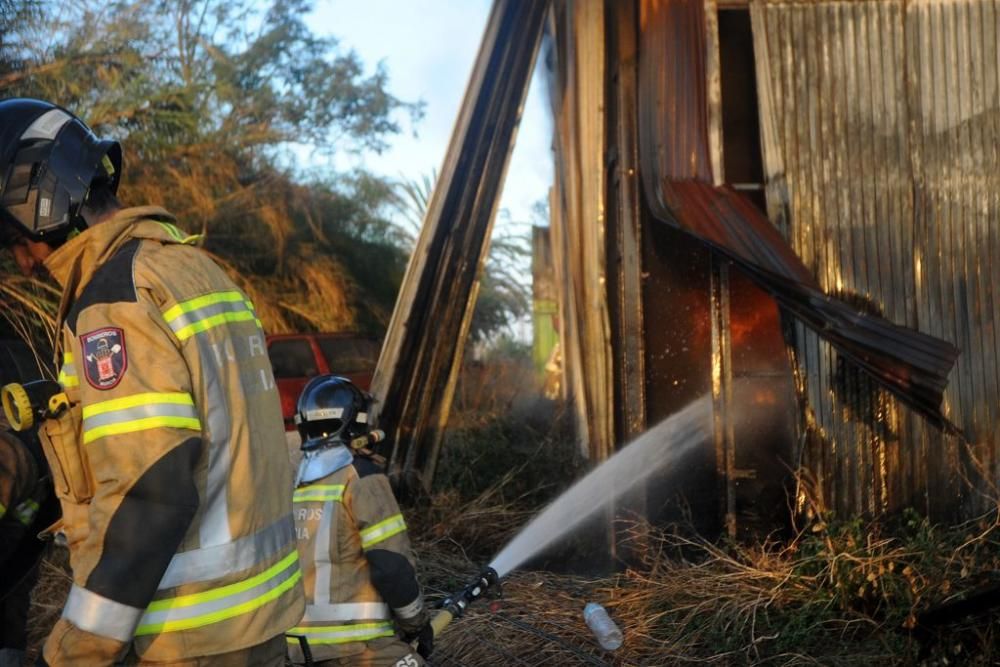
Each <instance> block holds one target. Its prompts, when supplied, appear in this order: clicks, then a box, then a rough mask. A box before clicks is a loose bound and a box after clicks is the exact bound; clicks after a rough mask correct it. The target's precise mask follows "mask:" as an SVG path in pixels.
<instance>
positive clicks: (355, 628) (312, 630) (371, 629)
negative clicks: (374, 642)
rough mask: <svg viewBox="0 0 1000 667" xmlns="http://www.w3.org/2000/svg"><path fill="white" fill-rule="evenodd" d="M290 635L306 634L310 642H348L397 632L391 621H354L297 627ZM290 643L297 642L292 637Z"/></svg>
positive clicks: (390, 635)
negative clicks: (340, 624) (341, 624)
mask: <svg viewBox="0 0 1000 667" xmlns="http://www.w3.org/2000/svg"><path fill="white" fill-rule="evenodd" d="M287 634H289V635H305V636H306V639H307V640H308V641H309V643H310V644H348V643H350V642H360V641H367V640H369V639H378V638H379V637H392V636H394V635H395V634H396V632H395V630H393V629H392V624H391V623H352V624H350V625H343V626H336V625H333V626H319V627H308V626H306V627H295V628H292V629H291V630H289V631H288V633H287ZM288 642H289V643H296V640H295V639H293V638H292V637H289V638H288Z"/></svg>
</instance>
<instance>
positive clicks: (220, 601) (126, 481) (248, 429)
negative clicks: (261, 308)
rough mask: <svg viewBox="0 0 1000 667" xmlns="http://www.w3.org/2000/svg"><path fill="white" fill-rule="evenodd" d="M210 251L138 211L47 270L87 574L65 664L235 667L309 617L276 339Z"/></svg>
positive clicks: (72, 509) (69, 519) (47, 438)
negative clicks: (124, 660)
mask: <svg viewBox="0 0 1000 667" xmlns="http://www.w3.org/2000/svg"><path fill="white" fill-rule="evenodd" d="M192 240H193V239H192V238H191V237H188V236H186V235H185V234H184V233H182V232H181V231H180V230H179V229H178V228H177V227H176V226H174V224H173V218H172V217H171V216H170V214H168V213H167V212H166V211H163V210H162V209H159V208H154V207H146V208H138V209H125V210H122V211H119V212H118V213H117V214H116V215H115V216H114V217H113V218H112V219H111V220H109V221H107V222H103V223H101V224H99V225H96V226H94V227H92V228H90V229H88V230H86V231H84V232H83V233H81V234H80V235H79V236H77V237H75V238H73V239H70V240H69V241H68V242H67V243H66V244H64V245H63V246H61V247H60V248H59V249H57V250H56V251H55V252H54V253H53V254H52V255H50V256H49V257H48V259H47V260H46V267H47V268H48V269H49V272H50V273H51V274H52V275H53V276H54V277H55V278H56V279H57V280H58V281H59V282H60V284H61V285H62V287H63V289H64V294H63V300H62V304H61V305H60V311H59V316H60V322H61V332H62V359H61V361H62V363H61V371H60V375H59V379H60V382H61V384H62V386H63V388H64V389H65V391H66V393H67V395H68V397H69V400H70V404H71V408H70V409H68V410H65V411H63V412H62V414H61V415H60V416H59V417H58V418H57V419H50V420H48V421H47V422H45V423H44V424H43V426H42V429H41V436H42V440H43V445H44V448H45V454H46V457H47V458H48V460H49V463H50V465H51V467H52V472H53V479H54V483H55V488H56V492H57V494H58V495H59V498H60V501H61V503H62V508H63V521H62V525H61V530H62V531H63V532H64V533H65V536H66V539H67V542H68V545H69V550H70V564H71V566H72V569H73V587H72V589H71V591H70V593H69V598H68V600H67V602H66V606H65V608H64V609H63V614H62V618H61V619H60V621H59V622H58V623H57V625H56V627H55V629H54V630H53V631H52V633H51V635H50V636H49V639H48V641H47V642H46V644H45V648H44V659H45V660H46V661H47V662H48V664H50V665H102V664H111V663H112V662H113V661H114V660H115V659H116V658H119V657H121V656H122V655H123V654H124V653H125V652H126V651H128V652H129V654H130V655H134V656H137V657H138V658H139V659H140V660H141V661H149V662H167V661H182V660H187V659H192V658H197V657H203V656H212V655H219V654H223V653H229V652H233V651H237V650H241V649H245V648H248V647H251V646H255V645H258V644H261V643H262V642H265V641H267V640H268V639H270V638H273V637H276V636H279V635H281V634H282V633H284V631H285V630H287V629H288V628H290V627H291V626H292V625H294V624H295V623H296V622H297V621H298V620H299V618H301V616H302V613H303V604H304V603H303V599H302V584H301V577H302V572H301V570H300V567H299V561H298V556H297V553H296V549H295V531H294V523H293V519H292V514H291V503H290V498H289V496H290V494H291V488H292V477H291V470H290V466H289V464H288V459H287V456H286V454H285V448H284V432H283V428H282V419H281V413H280V407H279V400H278V395H277V391H276V388H275V384H274V379H273V376H272V374H271V366H270V362H269V361H268V357H267V352H266V348H265V342H264V333H263V331H262V330H261V327H260V322H259V321H258V319H257V315H256V313H255V311H254V308H253V305H252V304H251V302H250V300H249V299H248V298H247V297H246V295H245V294H243V292H241V291H240V290H239V289H237V288H236V286H235V285H234V284H233V282H232V281H231V280H230V279H229V278H228V277H227V276H226V275H225V273H224V272H223V271H222V270H221V269H220V268H219V267H218V266H217V265H216V264H215V263H214V262H213V261H211V259H210V258H209V257H208V256H207V255H206V254H205V253H204V252H203V251H201V250H200V249H198V248H197V247H195V246H194V245H192Z"/></svg>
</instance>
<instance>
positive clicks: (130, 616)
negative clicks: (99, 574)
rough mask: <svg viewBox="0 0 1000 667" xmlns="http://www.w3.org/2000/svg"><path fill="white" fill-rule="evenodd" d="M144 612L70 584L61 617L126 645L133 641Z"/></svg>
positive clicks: (79, 626) (81, 627) (88, 630)
mask: <svg viewBox="0 0 1000 667" xmlns="http://www.w3.org/2000/svg"><path fill="white" fill-rule="evenodd" d="M144 611H145V610H144V609H139V608H137V607H130V606H129V605H127V604H122V603H121V602H115V601H114V600H109V599H108V598H106V597H104V596H102V595H98V594H97V593H94V592H92V591H88V590H87V589H86V588H83V587H81V586H77V585H76V584H73V588H71V589H70V591H69V597H68V598H67V599H66V605H65V606H64V607H63V612H62V616H63V618H65V619H66V620H67V621H69V622H70V623H72V624H73V625H75V626H76V627H78V628H80V629H81V630H85V631H87V632H90V633H92V634H95V635H100V636H101V637H110V638H111V639H116V640H118V641H120V642H127V641H129V640H130V639H132V635H133V634H134V633H135V629H136V627H137V626H138V625H139V619H140V618H142V614H143V612H144Z"/></svg>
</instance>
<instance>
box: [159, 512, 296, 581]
mask: <svg viewBox="0 0 1000 667" xmlns="http://www.w3.org/2000/svg"><path fill="white" fill-rule="evenodd" d="M294 541H295V522H294V521H293V520H292V517H291V515H290V514H286V515H285V516H283V517H282V518H280V519H278V520H277V521H275V522H274V523H272V524H271V525H270V526H268V527H267V528H264V529H263V530H259V531H257V532H256V533H254V534H253V535H247V536H246V537H241V538H239V539H236V540H233V541H232V542H228V543H226V544H219V545H217V546H214V547H206V548H204V549H195V550H193V551H185V552H183V553H179V554H175V555H174V557H173V558H171V559H170V565H168V566H167V571H166V572H165V573H164V574H163V579H161V580H160V585H159V587H158V588H159V590H161V591H162V590H163V589H165V588H174V587H175V586H180V585H182V584H190V583H195V582H198V581H211V580H212V579H219V578H221V577H224V576H226V575H228V574H232V573H233V572H239V571H241V570H246V569H248V568H250V567H253V566H254V565H256V564H257V563H261V562H264V561H266V560H270V559H272V558H273V557H275V556H277V555H278V554H279V553H281V552H282V551H283V550H284V548H285V547H287V546H288V545H289V544H292V543H293V542H294Z"/></svg>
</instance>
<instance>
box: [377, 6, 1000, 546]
mask: <svg viewBox="0 0 1000 667" xmlns="http://www.w3.org/2000/svg"><path fill="white" fill-rule="evenodd" d="M543 33H544V34H545V35H546V38H545V39H544V40H542V35H543ZM998 34H1000V13H998V10H997V8H996V7H995V5H994V4H993V3H992V2H987V1H985V0H956V1H955V2H940V1H937V0H858V1H856V2H850V3H844V2H828V1H826V0H817V1H815V2H801V1H792V0H783V1H776V0H752V1H751V2H722V1H719V2H716V0H616V1H614V2H611V1H607V2H604V1H601V0H576V1H569V0H552V2H546V1H544V0H524V1H520V2H518V1H513V0H497V2H496V4H495V6H494V9H493V13H492V15H491V18H490V22H489V25H488V27H487V31H486V34H485V36H484V41H483V45H482V47H481V51H480V54H479V58H478V61H477V64H476V67H475V69H474V71H473V75H472V79H471V81H470V84H469V88H468V92H467V95H466V99H465V102H464V104H463V108H462V111H461V113H460V117H459V119H458V121H457V123H456V129H455V134H454V136H453V139H452V144H451V147H450V150H449V154H448V157H447V158H446V161H445V165H444V169H443V170H442V178H441V180H440V182H439V186H438V188H437V191H436V192H435V193H434V196H433V198H432V202H431V206H430V207H429V213H428V217H427V220H426V221H425V226H424V231H423V235H422V237H421V240H420V242H419V245H418V249H417V252H416V254H415V256H414V259H413V260H412V261H411V265H410V267H409V270H408V273H407V278H406V280H405V282H404V289H403V292H402V295H401V297H400V301H399V303H398V304H397V309H396V312H395V314H394V317H393V322H392V324H391V326H390V331H389V335H388V337H387V344H386V348H385V349H384V351H383V355H382V359H381V360H380V363H379V371H378V372H377V373H376V379H375V382H374V385H373V387H374V389H375V391H376V393H377V394H378V395H379V397H380V398H382V400H383V405H384V406H386V407H385V411H384V412H383V414H382V422H381V423H382V424H383V425H388V426H389V427H390V429H391V430H393V431H394V432H395V435H396V438H395V440H396V442H397V445H396V449H395V451H394V456H393V461H394V466H395V467H396V469H397V470H409V471H414V470H416V471H421V472H422V473H423V480H424V483H425V484H429V480H430V478H431V476H432V475H433V467H434V462H435V460H436V457H437V451H438V448H439V443H440V433H441V430H442V429H443V427H444V424H445V420H446V419H447V412H448V407H449V404H450V400H451V395H452V391H453V388H454V383H455V379H456V374H457V369H458V365H459V363H458V362H459V361H460V358H461V350H462V347H463V341H464V332H465V330H466V328H467V325H468V319H469V317H470V316H471V310H472V305H473V304H474V300H475V292H476V275H477V270H478V267H479V266H480V265H481V264H482V261H483V258H484V256H485V252H486V247H487V244H488V238H489V231H490V226H491V224H492V218H493V212H494V209H495V204H496V197H497V192H498V189H499V185H500V183H501V182H502V176H503V171H504V168H505V166H506V159H507V155H508V153H509V150H510V146H511V142H512V141H513V140H514V136H515V130H516V125H517V120H518V116H519V113H520V109H521V106H522V103H523V98H524V95H525V92H526V89H527V81H528V78H529V74H530V71H531V65H532V62H533V61H534V57H535V53H536V51H537V50H538V45H539V43H540V42H541V41H544V45H543V47H542V55H543V59H544V64H545V66H546V67H547V68H548V70H549V74H550V81H551V86H550V88H551V100H552V106H553V114H554V118H555V138H554V151H555V156H556V160H555V163H556V174H555V179H554V183H555V185H554V188H553V192H552V198H551V211H552V223H551V227H550V234H551V238H550V240H549V241H550V244H551V248H552V258H553V266H554V273H555V276H556V281H555V282H556V295H557V299H556V300H557V303H558V315H557V318H556V319H557V321H558V322H559V324H560V327H559V336H560V349H561V356H562V360H563V367H564V372H565V377H564V381H563V382H562V383H561V387H562V388H563V390H564V391H565V392H567V396H568V397H570V398H571V400H572V401H573V403H574V405H575V410H576V414H577V422H578V426H579V432H580V434H581V439H582V444H583V446H584V447H585V449H586V451H587V453H588V454H589V455H590V457H591V458H592V459H593V460H596V461H599V460H602V459H604V458H606V457H607V456H609V455H610V454H611V453H613V452H614V450H615V449H616V448H617V447H619V446H620V445H621V444H623V443H625V442H627V441H628V440H630V439H631V438H632V437H634V436H636V435H638V434H639V433H642V432H643V431H645V430H646V429H647V427H649V426H651V425H653V424H655V423H657V422H658V421H659V420H661V419H662V418H664V417H666V416H668V415H670V414H672V413H673V412H675V411H677V410H678V409H680V408H681V407H683V406H684V405H686V404H687V403H688V402H690V401H691V400H693V399H694V398H695V397H697V396H700V395H702V394H704V393H706V392H711V393H712V395H713V398H714V411H713V414H714V417H713V419H714V431H715V437H714V442H713V446H712V447H711V448H709V449H708V450H706V451H705V452H704V456H703V457H702V459H701V464H700V467H699V466H698V465H695V467H694V468H693V469H692V471H691V474H690V475H688V480H689V484H690V485H691V487H692V488H693V489H702V490H705V489H708V490H709V493H703V494H702V497H701V499H700V500H695V504H696V505H699V506H698V507H692V509H693V510H695V511H696V512H697V513H699V514H700V515H702V516H707V517H711V518H712V521H714V522H715V523H716V524H717V525H718V526H720V527H725V528H726V529H728V530H729V532H731V533H735V532H736V531H737V529H738V528H739V527H740V526H747V527H753V526H754V525H755V524H756V523H757V522H758V521H759V520H761V518H762V517H767V516H774V515H775V514H777V513H778V512H776V511H775V510H776V509H777V508H776V507H775V503H778V504H779V506H780V507H784V503H785V496H784V490H785V483H786V482H787V479H788V477H787V474H788V473H789V472H790V471H795V472H798V473H800V474H799V475H798V476H797V478H798V479H799V480H800V485H799V487H798V489H797V491H798V494H797V495H798V498H799V501H800V502H802V501H803V499H804V498H805V496H806V495H812V497H813V499H814V501H815V502H817V503H819V504H820V505H822V506H824V507H827V508H829V509H832V510H835V511H837V512H838V513H840V514H842V515H856V514H866V515H874V514H879V513H882V512H886V511H894V510H897V509H901V508H903V507H908V506H912V507H916V508H918V509H919V510H921V511H922V512H925V513H927V514H929V515H931V516H932V517H934V518H936V519H941V520H955V519H958V518H961V517H966V516H971V515H974V514H976V513H977V512H979V511H981V510H982V509H984V508H985V506H986V505H987V503H989V501H988V498H990V497H996V493H995V488H996V487H995V485H996V482H997V479H998V478H1000V434H998V429H997V426H998V410H1000V406H998V399H1000V395H998V394H1000V366H998V356H1000V355H998V352H1000V334H998V332H997V331H996V322H997V320H998V319H1000V297H998V295H997V290H998V289H1000V287H998V285H1000V264H997V263H995V262H993V261H991V260H992V259H994V258H996V257H1000V233H998V232H997V229H998V226H997V221H996V218H997V217H998V215H1000V187H998V184H997V183H995V181H996V180H997V178H998V177H997V176H996V174H997V173H1000V170H998V169H997V167H998V166H1000V165H998V162H1000V154H998V152H997V149H996V146H997V145H998V139H1000V136H998V135H1000V121H998V118H1000V44H998ZM431 322H433V323H434V326H433V327H428V326H426V325H427V324H428V323H431ZM959 351H960V352H961V353H960V354H959ZM741 378H754V386H755V387H757V388H758V389H757V391H756V393H755V398H754V399H753V400H754V401H756V402H759V405H760V406H761V409H763V408H765V407H766V408H767V409H769V410H773V412H774V414H775V417H774V419H773V420H772V427H770V428H769V429H766V432H764V431H761V430H760V429H754V430H750V429H741V425H740V423H739V417H738V414H737V411H735V410H734V407H735V406H734V404H733V401H734V400H735V398H734V393H733V388H734V386H735V383H737V382H738V381H740V380H741ZM655 496H656V490H655V489H654V488H651V489H650V490H649V499H650V501H651V502H652V503H656V504H659V501H660V500H661V499H659V498H656V497H655ZM639 502H640V503H642V500H640V501H639ZM712 521H710V522H709V523H711V522H712Z"/></svg>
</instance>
